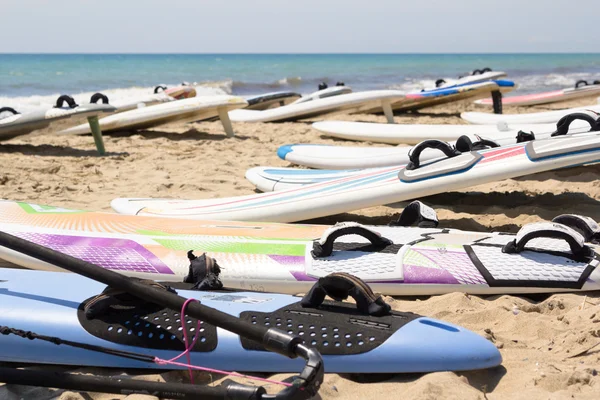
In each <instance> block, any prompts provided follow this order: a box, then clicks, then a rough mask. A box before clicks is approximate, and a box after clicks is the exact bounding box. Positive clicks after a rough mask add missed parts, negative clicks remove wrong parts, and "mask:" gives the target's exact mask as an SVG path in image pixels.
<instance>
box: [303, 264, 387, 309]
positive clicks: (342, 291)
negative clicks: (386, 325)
mask: <svg viewBox="0 0 600 400" xmlns="http://www.w3.org/2000/svg"><path fill="white" fill-rule="evenodd" d="M325 296H329V297H331V298H332V299H334V300H336V301H342V300H346V299H347V298H348V297H352V298H353V299H354V300H355V301H356V308H357V309H358V310H359V311H360V312H362V313H363V314H366V315H372V316H376V317H380V316H384V315H389V314H390V311H391V309H392V308H391V307H390V305H389V304H387V303H386V302H385V301H384V300H383V298H382V297H381V295H379V294H375V293H373V290H372V289H371V287H370V286H369V285H367V284H366V283H365V282H364V281H363V280H362V279H360V278H358V277H356V276H354V275H351V274H348V273H346V272H334V273H333V274H329V275H327V276H324V277H322V278H319V280H318V281H317V283H315V285H314V286H313V287H312V288H311V289H310V291H309V292H308V293H307V294H306V295H305V296H304V297H303V298H302V300H301V301H300V304H301V305H302V307H305V308H317V307H319V306H320V305H321V304H323V301H324V300H325Z"/></svg>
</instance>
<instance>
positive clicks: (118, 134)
mask: <svg viewBox="0 0 600 400" xmlns="http://www.w3.org/2000/svg"><path fill="white" fill-rule="evenodd" d="M103 135H105V136H110V137H113V138H124V137H131V136H141V137H143V138H144V139H160V138H164V139H168V140H172V141H174V142H177V141H185V140H194V141H199V140H211V141H221V140H226V139H231V137H230V136H227V135H225V133H223V134H213V133H208V132H203V131H199V130H197V129H195V128H193V129H189V130H187V131H185V132H183V133H175V132H165V131H159V130H156V131H155V130H139V131H115V132H109V133H103ZM234 138H236V139H240V140H247V139H249V138H250V137H249V136H243V135H237V134H236V135H235V136H234Z"/></svg>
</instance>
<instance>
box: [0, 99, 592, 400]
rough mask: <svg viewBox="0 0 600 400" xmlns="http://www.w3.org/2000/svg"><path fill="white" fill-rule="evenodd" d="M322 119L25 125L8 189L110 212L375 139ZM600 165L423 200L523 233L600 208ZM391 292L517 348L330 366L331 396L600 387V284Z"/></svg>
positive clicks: (42, 394)
mask: <svg viewBox="0 0 600 400" xmlns="http://www.w3.org/2000/svg"><path fill="white" fill-rule="evenodd" d="M592 103H594V100H590V99H586V100H579V101H574V102H570V103H567V104H558V105H552V106H538V107H531V108H506V110H505V111H506V112H531V111H532V110H546V109H551V108H562V107H565V106H568V107H572V106H580V105H586V104H592ZM482 109H483V108H482V107H478V106H474V105H472V104H464V103H463V104H457V105H448V106H442V107H438V108H432V109H428V110H424V111H423V112H421V113H419V114H416V115H407V116H397V117H396V121H397V122H399V123H451V124H459V123H461V120H460V118H459V116H458V115H459V113H460V112H461V111H467V110H482ZM320 119H324V118H320ZM329 119H333V118H332V117H329ZM335 119H343V120H352V121H372V122H384V121H385V120H384V118H383V117H382V116H374V115H337V116H335ZM310 122H312V121H302V122H295V123H281V124H262V123H258V124H243V123H240V124H235V125H234V129H235V131H236V137H235V138H227V137H226V136H225V135H224V133H223V130H222V127H221V124H220V123H219V122H203V123H194V124H187V125H184V124H173V125H167V126H163V127H160V128H157V129H152V130H148V131H143V132H137V133H128V132H124V133H119V134H112V135H110V136H109V135H107V136H106V137H105V144H106V149H107V151H108V152H109V153H108V155H107V156H105V157H98V156H97V155H96V152H95V147H94V143H93V139H92V138H91V136H81V137H76V136H75V137H74V136H57V135H43V136H33V137H21V138H15V139H12V140H10V141H7V142H2V143H0V165H2V168H1V170H0V197H1V198H5V199H10V200H20V201H28V202H33V203H41V204H49V205H57V206H64V207H71V208H81V209H88V210H102V211H110V206H109V202H110V200H111V199H113V198H115V197H179V198H188V199H200V198H215V197H226V196H236V195H244V194H250V193H253V191H254V188H253V186H252V185H251V184H250V183H249V182H247V181H246V180H245V179H244V173H245V171H246V170H247V169H248V168H251V167H255V166H260V165H271V166H291V165H290V164H289V163H287V162H285V161H282V160H280V159H279V158H277V156H276V155H275V151H276V150H277V148H278V147H279V146H280V145H282V144H288V143H324V144H346V145H357V146H360V145H365V144H364V143H353V142H345V141H342V140H333V139H330V138H326V137H321V136H320V135H319V133H318V132H317V131H314V130H312V129H311V127H310ZM366 145H373V144H369V143H367V144H366ZM378 146H385V145H378ZM599 173H600V166H598V165H596V166H586V167H578V168H571V169H566V170H561V171H554V172H546V173H541V174H536V175H530V176H526V177H522V178H518V179H510V180H506V181H502V182H494V183H488V184H484V185H479V186H476V187H472V188H469V189H465V190H461V191H456V192H451V193H444V194H440V195H436V196H431V197H428V198H424V199H421V200H422V201H424V202H425V203H426V204H429V205H431V206H433V207H434V208H435V209H436V210H437V212H438V216H439V218H440V220H441V226H444V227H452V228H459V229H470V230H489V229H494V230H506V231H511V232H516V231H517V230H518V229H519V227H520V226H522V225H523V224H525V223H529V222H534V221H538V220H543V219H551V218H553V217H554V216H556V215H559V214H561V213H578V214H584V215H588V216H590V217H592V218H594V219H596V220H600V202H599V201H598V199H600V175H599ZM405 205H406V203H399V204H395V205H391V206H381V207H373V208H369V209H364V210H359V211H355V212H352V213H346V214H342V215H336V216H331V217H327V218H321V219H318V220H313V221H311V222H317V223H333V222H336V221H342V220H357V221H360V222H368V223H372V224H386V223H388V222H389V220H390V218H392V217H393V215H394V214H396V213H398V212H399V211H401V209H402V208H403V207H404V206H405ZM388 300H389V301H390V303H391V304H392V305H393V307H394V308H395V309H397V310H404V311H413V312H417V313H421V314H423V315H427V316H431V317H435V318H440V319H444V320H447V321H450V322H453V323H457V324H460V325H463V326H465V327H467V328H469V329H472V330H474V331H475V332H477V333H479V334H481V335H483V336H485V337H487V338H488V339H489V340H491V341H493V342H494V343H495V344H496V346H497V347H498V348H499V349H500V351H501V353H502V356H503V358H504V362H503V364H502V366H500V367H497V368H494V369H490V370H486V371H475V372H464V373H450V372H443V373H433V374H425V375H420V374H414V375H408V376H404V375H385V376H377V377H368V376H364V375H363V376H346V375H344V376H341V375H335V374H328V375H327V376H326V379H325V382H324V384H323V387H322V389H321V391H320V398H322V399H334V398H341V399H371V398H373V399H375V398H383V397H384V396H389V395H390V393H394V396H393V397H394V398H410V399H438V398H445V399H506V398H511V399H527V400H533V399H561V398H576V399H596V398H598V393H597V392H598V386H599V385H600V378H599V377H598V376H597V374H598V373H597V370H598V369H600V293H598V292H592V293H587V295H577V294H559V295H552V296H536V297H535V298H527V297H521V296H489V297H479V296H467V295H464V294H458V293H453V294H448V295H444V296H434V297H431V298H419V299H414V298H411V299H403V298H395V299H392V298H388ZM596 345H598V346H597V347H594V346H596ZM398 356H399V357H401V356H402V355H401V354H399V355H398ZM46 368H47V367H46ZM81 371H82V372H95V373H98V372H101V371H98V370H86V369H84V370H81ZM104 373H106V372H104ZM287 377H289V374H287V375H274V376H272V378H274V379H285V378H287ZM197 378H201V379H203V381H204V382H207V381H209V382H214V383H217V384H218V383H219V382H221V381H222V380H223V379H224V378H222V377H216V376H207V375H203V374H198V376H197ZM136 379H150V380H167V381H180V380H185V379H186V375H185V374H184V373H181V372H177V371H175V372H165V373H163V374H160V375H158V374H157V375H143V376H137V377H136ZM234 380H239V381H242V382H246V383H248V382H251V381H247V380H244V379H237V378H236V379H234ZM268 387H269V390H270V391H277V390H279V389H280V387H277V386H274V385H269V386H268ZM19 398H26V399H50V398H59V399H90V398H92V399H113V398H127V399H129V400H133V399H152V398H153V397H150V396H134V395H131V396H128V397H126V396H115V395H101V394H90V393H87V394H80V393H73V392H67V391H56V390H48V389H40V388H33V389H32V388H25V387H18V386H14V385H9V386H3V387H0V400H9V399H10V400H13V399H19Z"/></svg>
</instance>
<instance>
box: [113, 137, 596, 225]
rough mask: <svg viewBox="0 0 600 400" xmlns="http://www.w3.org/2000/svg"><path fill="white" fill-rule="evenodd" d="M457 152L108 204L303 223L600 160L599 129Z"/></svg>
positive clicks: (124, 209) (135, 210)
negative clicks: (249, 189) (299, 182)
mask: <svg viewBox="0 0 600 400" xmlns="http://www.w3.org/2000/svg"><path fill="white" fill-rule="evenodd" d="M436 143H437V142H436ZM448 146H449V145H448ZM441 155H442V153H441V152H440V156H441ZM454 155H455V156H454V157H450V158H444V159H438V160H434V161H429V162H424V163H423V164H421V165H420V166H419V167H418V168H415V169H413V170H407V169H405V168H404V167H401V166H395V167H388V168H379V169H371V170H368V171H363V172H361V173H358V174H355V175H352V176H351V177H347V178H342V179H337V180H333V181H328V182H323V183H318V184H314V185H306V186H303V187H300V188H296V189H290V190H283V191H279V192H274V193H261V194H252V195H247V196H239V197H230V198H222V199H204V200H181V199H148V198H146V199H136V198H121V199H115V200H113V201H112V203H111V205H112V207H113V209H114V210H115V211H117V212H120V213H124V214H137V215H153V216H160V217H169V218H185V219H199V220H204V219H227V220H238V221H242V220H245V221H272V222H292V221H302V220H307V219H311V218H318V217H323V216H327V215H335V214H339V213H342V212H348V211H352V210H358V209H361V208H366V207H372V206H377V205H383V204H391V203H395V202H398V201H406V200H411V199H416V198H421V197H424V196H429V195H432V194H436V193H441V192H446V191H449V190H456V189H461V188H465V187H470V186H475V185H479V184H482V183H486V182H493V181H498V180H503V179H509V178H514V177H518V176H523V175H528V174H533V173H537V172H542V171H548V170H553V169H558V168H565V167H569V166H576V165H581V164H586V163H593V162H597V161H599V160H600V135H599V134H597V133H586V134H580V135H575V136H562V137H556V138H552V139H545V140H535V141H533V142H528V143H519V144H515V145H511V146H505V147H500V148H495V149H489V150H479V151H472V152H468V153H462V154H460V155H457V153H454Z"/></svg>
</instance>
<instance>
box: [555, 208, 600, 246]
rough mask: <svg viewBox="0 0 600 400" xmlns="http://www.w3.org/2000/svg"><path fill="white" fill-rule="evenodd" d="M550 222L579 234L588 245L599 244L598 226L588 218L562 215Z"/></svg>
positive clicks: (599, 232) (599, 230) (599, 231)
mask: <svg viewBox="0 0 600 400" xmlns="http://www.w3.org/2000/svg"><path fill="white" fill-rule="evenodd" d="M552 222H556V223H559V224H563V225H566V226H568V227H569V228H572V229H575V230H576V231H577V232H579V233H581V234H582V235H583V237H584V239H585V241H586V242H588V243H596V244H598V243H600V225H598V223H597V222H596V221H594V220H593V219H592V218H590V217H586V216H584V215H576V214H563V215H559V216H558V217H555V218H554V219H553V220H552Z"/></svg>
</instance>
